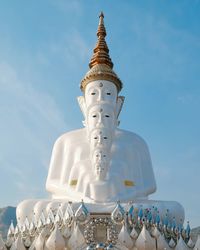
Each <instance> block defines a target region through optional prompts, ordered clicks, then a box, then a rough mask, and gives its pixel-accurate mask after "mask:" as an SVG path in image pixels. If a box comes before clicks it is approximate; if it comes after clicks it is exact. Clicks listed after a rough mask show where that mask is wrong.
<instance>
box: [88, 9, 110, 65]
mask: <svg viewBox="0 0 200 250" xmlns="http://www.w3.org/2000/svg"><path fill="white" fill-rule="evenodd" d="M97 37H98V40H97V44H96V47H95V48H94V54H93V56H92V58H91V61H90V64H89V66H90V68H92V67H93V66H94V65H96V64H106V65H108V66H110V68H111V69H112V68H113V63H112V60H111V58H110V56H109V49H108V46H107V44H106V41H105V37H106V29H105V26H104V14H103V12H101V13H100V15H99V26H98V30H97Z"/></svg>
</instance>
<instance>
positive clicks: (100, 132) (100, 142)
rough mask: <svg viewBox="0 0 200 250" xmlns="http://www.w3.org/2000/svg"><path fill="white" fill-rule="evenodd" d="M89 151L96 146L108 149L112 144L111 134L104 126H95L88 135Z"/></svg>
mask: <svg viewBox="0 0 200 250" xmlns="http://www.w3.org/2000/svg"><path fill="white" fill-rule="evenodd" d="M89 141H90V151H91V152H93V151H94V150H95V149H96V148H101V149H106V150H110V148H111V145H112V134H111V133H110V131H109V130H108V129H106V128H95V129H93V130H92V131H91V133H90V135H89Z"/></svg>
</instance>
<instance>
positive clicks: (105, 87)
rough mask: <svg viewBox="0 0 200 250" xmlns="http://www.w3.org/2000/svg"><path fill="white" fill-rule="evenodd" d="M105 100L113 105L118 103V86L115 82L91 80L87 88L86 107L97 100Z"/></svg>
mask: <svg viewBox="0 0 200 250" xmlns="http://www.w3.org/2000/svg"><path fill="white" fill-rule="evenodd" d="M101 101H105V102H108V103H110V104H111V105H112V106H115V105H116V102H117V88H116V86H115V84H113V83H111V82H109V81H105V80H98V81H94V82H90V83H89V84H88V85H87V86H86V88H85V102H86V107H89V106H90V105H91V104H95V103H97V102H101Z"/></svg>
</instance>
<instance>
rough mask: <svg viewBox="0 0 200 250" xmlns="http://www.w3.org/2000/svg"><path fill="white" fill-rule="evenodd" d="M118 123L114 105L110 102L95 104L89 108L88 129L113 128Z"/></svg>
mask: <svg viewBox="0 0 200 250" xmlns="http://www.w3.org/2000/svg"><path fill="white" fill-rule="evenodd" d="M116 124H117V122H116V118H115V114H114V110H113V107H112V106H110V105H108V104H102V105H94V106H92V107H91V108H90V109H89V112H88V115H87V128H88V131H92V130H93V129H94V128H103V127H105V128H107V129H109V130H113V129H114V128H115V126H116Z"/></svg>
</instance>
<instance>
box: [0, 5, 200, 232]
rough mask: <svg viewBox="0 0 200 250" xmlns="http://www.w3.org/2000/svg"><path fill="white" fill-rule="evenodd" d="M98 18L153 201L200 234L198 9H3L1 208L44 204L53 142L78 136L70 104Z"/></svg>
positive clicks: (124, 125)
mask: <svg viewBox="0 0 200 250" xmlns="http://www.w3.org/2000/svg"><path fill="white" fill-rule="evenodd" d="M101 10H103V11H104V14H105V25H106V29H107V33H108V35H107V43H108V46H109V48H110V55H111V57H112V60H113V62H114V70H115V71H116V72H117V74H118V76H119V77H120V78H121V80H122V81H123V83H124V88H123V90H122V92H121V94H122V95H125V97H126V100H125V105H124V107H123V110H122V113H121V125H120V127H121V128H123V129H127V130H131V131H134V132H136V133H138V134H140V135H141V136H142V137H143V138H144V139H145V140H146V141H147V143H148V145H149V149H150V152H151V156H152V161H153V166H154V171H155V176H156V180H157V187H158V190H157V192H156V193H155V194H154V195H152V197H151V198H152V199H160V200H176V201H179V202H180V203H181V204H182V205H183V206H184V208H185V212H186V219H188V220H190V222H191V226H192V227H195V226H199V225H200V212H199V210H200V199H199V197H200V181H199V179H200V115H199V107H200V29H199V25H200V1H199V0H179V1H178V0H176V1H174V0H173V1H172V0H168V1H167V0H152V1H147V0H146V1H144V0H140V1H128V0H127V1H116V0H115V1H114V0H110V1H106V0H102V1H94V0H90V1H89V0H87V1H78V0H73V1H66V0H65V1H64V0H43V1H39V2H38V1H26V0H21V1H20V2H19V1H17V0H14V1H12V3H11V1H1V2H0V17H1V21H0V38H1V39H0V55H1V56H0V173H1V175H0V207H3V206H7V205H17V203H19V202H20V201H21V200H23V199H27V198H34V197H35V198H39V197H40V198H45V197H47V195H48V194H47V193H46V192H45V181H46V176H47V171H48V164H49V160H50V155H51V150H52V146H53V143H54V141H55V140H56V138H57V137H58V136H59V135H60V134H62V133H64V132H65V131H69V130H72V129H76V128H79V127H81V126H82V125H81V124H82V123H81V121H82V115H81V112H80V111H79V107H78V104H77V101H76V96H78V95H81V92H80V90H79V84H80V81H81V79H82V78H83V76H84V74H85V73H86V72H87V70H88V63H89V60H90V58H91V55H92V50H93V48H94V46H95V43H96V29H97V24H98V14H99V12H100V11H101Z"/></svg>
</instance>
